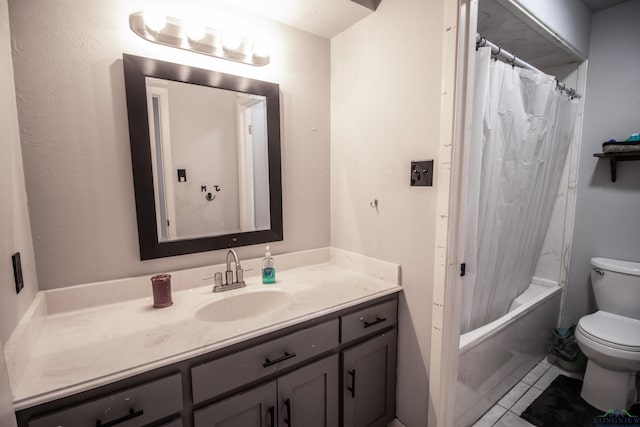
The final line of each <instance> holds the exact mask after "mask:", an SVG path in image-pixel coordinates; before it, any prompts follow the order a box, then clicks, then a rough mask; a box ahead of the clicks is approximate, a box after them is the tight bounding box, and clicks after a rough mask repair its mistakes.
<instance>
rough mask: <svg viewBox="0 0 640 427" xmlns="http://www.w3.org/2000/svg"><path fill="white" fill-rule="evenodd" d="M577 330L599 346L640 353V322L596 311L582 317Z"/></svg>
mask: <svg viewBox="0 0 640 427" xmlns="http://www.w3.org/2000/svg"><path fill="white" fill-rule="evenodd" d="M578 330H579V331H580V332H581V333H582V334H583V335H584V336H585V338H589V339H591V340H592V341H595V342H597V343H599V344H602V345H605V346H608V347H611V348H614V349H618V350H624V351H630V352H640V320H636V319H631V318H629V317H624V316H619V315H617V314H613V313H608V312H606V311H598V312H596V313H593V314H589V315H587V316H584V317H582V318H581V319H580V321H579V322H578Z"/></svg>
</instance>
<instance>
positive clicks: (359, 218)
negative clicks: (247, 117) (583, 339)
mask: <svg viewBox="0 0 640 427" xmlns="http://www.w3.org/2000/svg"><path fill="white" fill-rule="evenodd" d="M442 22H443V2H442V1H435V2H418V1H413V0H393V1H383V2H382V3H381V4H380V7H379V8H378V10H377V11H376V13H374V14H372V15H370V16H368V17H367V18H365V19H363V20H362V21H360V22H358V23H357V24H356V25H354V26H352V27H351V28H349V29H347V30H346V31H344V32H343V33H341V34H339V35H338V36H336V37H334V38H333V39H332V40H331V244H332V246H335V247H338V248H341V249H345V250H349V251H353V252H357V253H361V254H364V255H368V256H372V257H376V258H380V259H384V260H388V261H392V262H396V263H399V264H401V265H402V285H403V288H404V292H403V294H402V296H401V301H400V312H399V322H400V324H399V332H398V333H399V337H398V345H399V350H398V384H397V392H398V393H397V397H396V405H397V416H398V418H399V419H400V421H402V422H403V423H404V424H405V425H407V426H410V427H413V426H416V427H417V426H424V425H426V419H427V407H428V402H429V396H428V372H427V370H428V366H429V357H430V338H429V337H430V333H431V301H432V287H433V262H434V260H433V258H434V252H433V251H434V238H435V202H436V200H435V198H436V192H435V186H436V185H437V182H435V181H434V187H410V186H409V180H410V162H411V160H425V159H435V158H436V156H437V153H438V142H439V141H438V134H439V118H440V117H439V112H440V98H441V97H440V85H441V58H442V33H441V27H442ZM374 199H377V200H378V202H379V205H378V209H375V208H372V207H371V206H370V203H371V202H372V201H373V200H374Z"/></svg>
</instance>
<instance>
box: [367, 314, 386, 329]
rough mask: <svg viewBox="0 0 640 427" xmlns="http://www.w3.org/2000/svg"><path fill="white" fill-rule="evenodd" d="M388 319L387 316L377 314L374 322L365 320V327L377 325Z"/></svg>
mask: <svg viewBox="0 0 640 427" xmlns="http://www.w3.org/2000/svg"><path fill="white" fill-rule="evenodd" d="M386 321H387V318H386V317H378V316H376V320H374V321H373V322H371V323H369V322H367V321H366V320H365V321H364V327H365V328H368V327H370V326H373V325H377V324H378V323H382V322H386Z"/></svg>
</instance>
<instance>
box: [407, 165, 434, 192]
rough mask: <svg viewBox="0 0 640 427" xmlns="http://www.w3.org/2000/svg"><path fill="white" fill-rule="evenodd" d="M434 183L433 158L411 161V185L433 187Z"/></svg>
mask: <svg viewBox="0 0 640 427" xmlns="http://www.w3.org/2000/svg"><path fill="white" fill-rule="evenodd" d="M432 185H433V160H415V161H412V162H411V186H412V187H431V186H432Z"/></svg>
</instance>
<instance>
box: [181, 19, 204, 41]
mask: <svg viewBox="0 0 640 427" xmlns="http://www.w3.org/2000/svg"><path fill="white" fill-rule="evenodd" d="M184 33H185V34H186V36H187V37H188V38H189V40H191V41H198V40H202V39H203V38H204V36H205V29H204V25H202V24H200V23H197V22H187V24H186V26H185V29H184Z"/></svg>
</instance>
